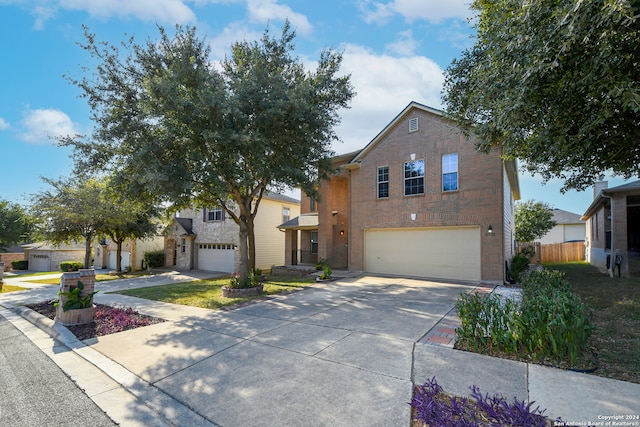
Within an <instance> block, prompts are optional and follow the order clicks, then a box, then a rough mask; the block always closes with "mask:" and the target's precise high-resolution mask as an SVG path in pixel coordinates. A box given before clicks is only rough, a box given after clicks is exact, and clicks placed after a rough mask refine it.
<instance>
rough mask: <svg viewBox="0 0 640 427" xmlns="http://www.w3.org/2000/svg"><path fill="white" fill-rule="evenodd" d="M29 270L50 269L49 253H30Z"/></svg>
mask: <svg viewBox="0 0 640 427" xmlns="http://www.w3.org/2000/svg"><path fill="white" fill-rule="evenodd" d="M29 270H31V271H51V263H50V262H49V255H41V254H32V255H31V256H30V257H29Z"/></svg>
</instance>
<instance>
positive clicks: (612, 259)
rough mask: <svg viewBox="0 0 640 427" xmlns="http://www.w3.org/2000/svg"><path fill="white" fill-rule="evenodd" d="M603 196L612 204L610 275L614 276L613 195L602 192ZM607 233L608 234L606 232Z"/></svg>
mask: <svg viewBox="0 0 640 427" xmlns="http://www.w3.org/2000/svg"><path fill="white" fill-rule="evenodd" d="M601 196H602V197H606V198H607V199H609V203H610V204H611V258H610V259H609V277H612V278H613V277H614V274H613V271H614V269H615V251H614V249H613V241H614V240H615V239H614V237H615V233H614V227H613V225H614V223H615V221H614V219H615V215H614V214H613V196H607V195H606V194H604V193H602V194H601ZM605 235H606V234H605Z"/></svg>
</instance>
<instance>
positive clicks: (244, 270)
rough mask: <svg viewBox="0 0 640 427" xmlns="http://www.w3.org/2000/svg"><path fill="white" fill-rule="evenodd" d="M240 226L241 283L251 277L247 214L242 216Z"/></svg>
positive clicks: (239, 271)
mask: <svg viewBox="0 0 640 427" xmlns="http://www.w3.org/2000/svg"><path fill="white" fill-rule="evenodd" d="M238 226H239V228H240V232H239V235H238V237H239V241H238V250H239V255H240V259H239V262H238V273H239V274H240V283H246V282H247V280H248V279H249V250H248V249H249V248H248V244H247V233H248V227H247V220H246V217H245V216H240V223H239V224H238Z"/></svg>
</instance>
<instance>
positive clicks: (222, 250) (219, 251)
mask: <svg viewBox="0 0 640 427" xmlns="http://www.w3.org/2000/svg"><path fill="white" fill-rule="evenodd" d="M198 269H199V270H207V271H222V272H224V273H233V272H234V270H235V250H234V245H233V244H232V243H199V244H198Z"/></svg>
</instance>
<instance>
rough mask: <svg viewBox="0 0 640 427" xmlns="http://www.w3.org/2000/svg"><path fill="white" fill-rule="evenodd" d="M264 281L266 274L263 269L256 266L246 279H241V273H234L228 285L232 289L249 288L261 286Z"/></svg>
mask: <svg viewBox="0 0 640 427" xmlns="http://www.w3.org/2000/svg"><path fill="white" fill-rule="evenodd" d="M263 281H264V275H263V274H262V270H261V269H259V268H256V269H254V270H252V271H251V272H249V277H247V279H246V280H241V278H240V273H233V274H232V275H231V278H230V279H229V285H227V286H228V287H229V288H231V289H247V288H255V287H256V286H259V285H260V283H262V282H263Z"/></svg>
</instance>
